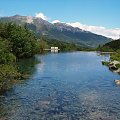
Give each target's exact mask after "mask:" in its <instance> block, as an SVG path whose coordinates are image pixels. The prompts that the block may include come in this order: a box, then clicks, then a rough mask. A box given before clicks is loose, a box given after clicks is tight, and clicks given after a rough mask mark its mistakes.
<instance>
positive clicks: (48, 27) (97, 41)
mask: <svg viewBox="0 0 120 120" xmlns="http://www.w3.org/2000/svg"><path fill="white" fill-rule="evenodd" d="M0 21H1V22H15V23H17V24H20V25H26V27H27V28H29V29H31V30H33V31H34V32H35V33H36V35H37V36H38V37H39V36H40V35H44V36H45V37H47V38H49V39H58V40H60V41H65V42H70V43H71V42H72V43H75V44H77V45H79V46H82V45H85V46H89V47H96V46H98V45H103V44H105V43H107V42H109V41H110V39H109V38H107V37H104V36H101V35H97V34H94V33H91V32H88V31H84V30H82V29H79V28H74V27H72V26H70V25H67V24H65V23H55V24H52V23H49V22H48V21H45V20H43V19H41V18H36V17H29V16H20V15H15V16H11V17H1V18H0Z"/></svg>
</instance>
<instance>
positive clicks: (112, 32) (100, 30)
mask: <svg viewBox="0 0 120 120" xmlns="http://www.w3.org/2000/svg"><path fill="white" fill-rule="evenodd" d="M67 24H68V25H71V26H73V27H78V28H80V29H83V30H85V31H90V32H93V33H96V34H99V35H103V36H106V37H109V38H112V39H118V38H119V36H120V28H115V29H107V28H105V27H102V26H92V25H85V24H81V23H79V22H75V23H67Z"/></svg>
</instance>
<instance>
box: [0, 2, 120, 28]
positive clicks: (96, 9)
mask: <svg viewBox="0 0 120 120" xmlns="http://www.w3.org/2000/svg"><path fill="white" fill-rule="evenodd" d="M38 12H42V13H44V14H45V15H46V16H48V17H49V18H50V20H55V19H58V20H60V21H64V22H76V21H77V22H81V23H83V24H88V25H97V26H104V27H107V28H120V14H119V12H120V0H0V15H1V16H11V15H14V14H21V15H32V16H34V15H35V13H38Z"/></svg>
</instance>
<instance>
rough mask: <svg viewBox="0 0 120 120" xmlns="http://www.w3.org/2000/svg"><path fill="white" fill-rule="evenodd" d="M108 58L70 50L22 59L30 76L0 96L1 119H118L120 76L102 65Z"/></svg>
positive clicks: (119, 112)
mask: <svg viewBox="0 0 120 120" xmlns="http://www.w3.org/2000/svg"><path fill="white" fill-rule="evenodd" d="M108 57H109V56H98V54H97V53H95V52H73V53H59V54H48V55H43V56H39V55H38V56H36V58H37V59H38V60H41V61H42V63H41V64H37V65H35V66H31V61H27V64H26V62H25V63H24V64H25V65H26V66H28V68H27V67H26V68H27V69H26V70H29V71H30V70H31V71H32V74H31V77H30V78H29V79H28V80H26V81H25V82H23V83H22V84H19V85H16V86H15V87H14V88H13V89H12V90H11V91H9V92H7V93H6V94H5V95H4V96H1V97H0V118H1V119H0V120H120V87H118V86H116V85H115V84H114V79H120V75H118V74H115V73H112V72H111V71H109V69H108V68H107V67H106V66H103V65H102V64H101V60H105V59H108ZM28 63H29V64H28ZM24 71H25V70H24Z"/></svg>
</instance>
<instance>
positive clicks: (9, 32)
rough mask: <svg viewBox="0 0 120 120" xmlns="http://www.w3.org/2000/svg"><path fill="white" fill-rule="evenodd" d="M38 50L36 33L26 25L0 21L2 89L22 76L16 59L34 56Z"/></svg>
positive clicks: (0, 83)
mask: <svg viewBox="0 0 120 120" xmlns="http://www.w3.org/2000/svg"><path fill="white" fill-rule="evenodd" d="M38 50H39V47H38V44H37V39H36V37H35V35H34V34H33V32H31V31H29V30H28V29H27V28H26V27H23V26H19V25H16V24H13V23H0V91H4V90H7V89H9V88H10V87H11V86H12V85H13V84H14V83H16V82H17V81H16V80H17V79H21V78H22V74H21V73H20V72H19V69H18V67H17V65H16V61H17V60H18V59H20V58H28V57H32V56H33V55H34V54H36V53H37V52H38Z"/></svg>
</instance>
